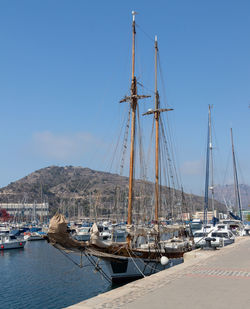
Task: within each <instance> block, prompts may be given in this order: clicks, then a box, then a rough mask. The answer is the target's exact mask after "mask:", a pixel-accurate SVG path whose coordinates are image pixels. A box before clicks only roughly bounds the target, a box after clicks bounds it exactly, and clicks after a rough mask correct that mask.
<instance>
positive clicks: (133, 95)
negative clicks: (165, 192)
mask: <svg viewBox="0 0 250 309" xmlns="http://www.w3.org/2000/svg"><path fill="white" fill-rule="evenodd" d="M135 15H136V12H135V11H132V16H133V23H132V81H131V89H130V96H128V97H127V96H126V97H125V98H124V99H123V100H121V101H120V103H122V102H129V103H130V108H131V111H132V119H131V138H130V164H129V191H128V219H127V224H128V226H131V225H132V223H133V221H132V208H133V179H134V157H135V154H134V149H135V128H136V110H137V103H138V99H143V98H148V97H150V96H146V95H138V94H137V81H136V76H135V35H136V30H135ZM127 242H128V244H130V242H131V236H130V234H128V236H127Z"/></svg>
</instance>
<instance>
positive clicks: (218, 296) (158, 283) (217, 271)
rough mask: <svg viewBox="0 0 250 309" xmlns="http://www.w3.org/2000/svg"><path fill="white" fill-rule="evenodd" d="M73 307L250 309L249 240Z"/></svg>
mask: <svg viewBox="0 0 250 309" xmlns="http://www.w3.org/2000/svg"><path fill="white" fill-rule="evenodd" d="M184 260H185V262H184V263H183V264H180V265H177V266H175V267H173V268H170V269H167V270H165V271H162V272H159V273H157V274H155V275H152V276H150V277H146V278H144V279H141V280H137V281H134V282H132V283H129V284H127V285H125V286H123V287H120V288H117V289H115V290H112V291H109V292H107V293H104V294H101V295H98V296H96V297H94V298H91V299H88V300H86V301H83V302H81V303H79V304H76V305H73V306H70V307H69V308H71V309H80V308H82V309H90V308H91V309H103V308H108V309H118V308H120V309H134V308H138V309H139V308H143V309H147V308H150V309H152V308H153V309H156V308H157V309H158V308H159V309H160V308H164V309H165V308H175V309H178V308H190V309H191V308H192V309H195V308H197V309H198V308H201V307H202V308H210V309H211V308H227V309H228V308H233V304H234V306H237V307H238V308H250V296H249V295H250V280H249V279H250V237H245V238H238V239H237V241H236V243H234V244H232V245H230V246H227V247H224V248H222V249H220V250H216V251H202V250H195V251H192V252H190V253H188V254H187V255H186V256H185V257H184Z"/></svg>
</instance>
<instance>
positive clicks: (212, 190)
mask: <svg viewBox="0 0 250 309" xmlns="http://www.w3.org/2000/svg"><path fill="white" fill-rule="evenodd" d="M211 108H212V106H211V105H209V152H210V164H211V182H210V187H209V189H210V190H211V195H212V196H211V200H212V211H213V216H214V171H213V170H214V167H213V165H214V162H213V145H212V125H211Z"/></svg>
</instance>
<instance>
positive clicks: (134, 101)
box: [128, 11, 137, 225]
mask: <svg viewBox="0 0 250 309" xmlns="http://www.w3.org/2000/svg"><path fill="white" fill-rule="evenodd" d="M132 15H133V23H132V83H131V103H130V104H131V109H132V120H131V141H130V165H129V192H128V225H131V224H132V195H133V176H134V144H135V125H136V107H137V85H136V77H135V34H136V31H135V12H134V11H133V12H132Z"/></svg>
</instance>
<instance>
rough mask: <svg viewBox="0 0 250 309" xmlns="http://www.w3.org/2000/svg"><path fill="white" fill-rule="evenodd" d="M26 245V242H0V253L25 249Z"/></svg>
mask: <svg viewBox="0 0 250 309" xmlns="http://www.w3.org/2000/svg"><path fill="white" fill-rule="evenodd" d="M25 244H26V241H25V240H20V241H19V240H18V241H10V242H0V251H2V250H9V249H21V248H24V246H25Z"/></svg>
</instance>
